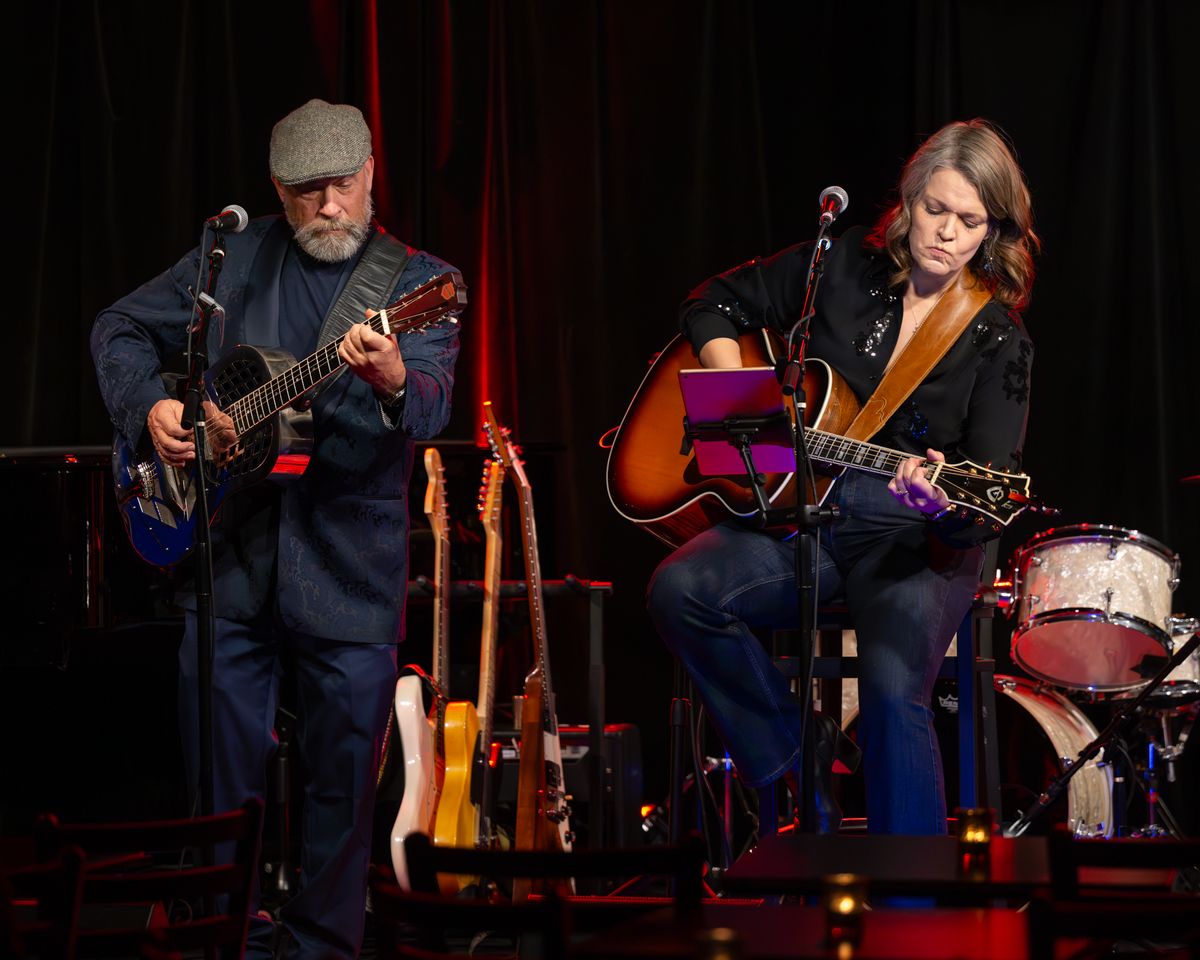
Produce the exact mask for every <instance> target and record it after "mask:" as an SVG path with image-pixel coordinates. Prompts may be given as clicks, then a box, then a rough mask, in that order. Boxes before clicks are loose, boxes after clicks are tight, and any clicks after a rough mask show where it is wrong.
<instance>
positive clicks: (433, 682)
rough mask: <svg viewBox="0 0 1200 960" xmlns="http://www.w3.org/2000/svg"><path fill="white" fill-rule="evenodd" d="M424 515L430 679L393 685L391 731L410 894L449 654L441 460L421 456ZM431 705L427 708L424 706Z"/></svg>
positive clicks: (428, 805) (396, 843)
mask: <svg viewBox="0 0 1200 960" xmlns="http://www.w3.org/2000/svg"><path fill="white" fill-rule="evenodd" d="M424 460H425V475H426V477H428V478H429V482H428V483H427V485H426V487H425V516H426V517H427V518H428V519H429V527H430V529H431V530H432V531H433V569H434V574H433V661H432V670H431V672H430V674H428V675H425V674H423V673H421V672H413V673H410V674H408V675H406V676H403V677H401V678H400V679H399V680H397V681H396V703H395V710H396V730H397V732H398V733H399V734H400V748H401V756H402V757H403V761H404V794H403V796H402V797H401V800H400V809H399V811H398V812H397V814H396V821H395V823H394V824H393V825H392V834H391V836H392V841H391V849H392V867H393V868H394V869H395V871H396V881H397V883H399V884H400V886H401V887H402V888H403V889H405V890H410V889H412V887H411V885H410V883H409V877H408V864H407V862H406V860H405V858H404V838H405V837H407V836H408V835H409V834H410V833H414V832H419V833H424V834H430V835H432V834H433V832H434V825H435V815H436V812H437V806H438V798H439V797H440V796H441V793H442V786H443V784H444V782H445V777H446V702H447V696H446V689H447V686H448V683H449V663H450V660H449V655H450V524H449V520H448V515H447V510H446V487H445V482H444V471H443V468H442V458H441V455H440V454H439V453H438V451H437V448H436V447H429V448H428V449H427V450H426V451H425V458H424ZM427 700H428V701H430V702H431V706H430V707H429V708H428V709H427V708H426V706H425V704H426V701H427Z"/></svg>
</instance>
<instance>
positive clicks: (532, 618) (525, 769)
mask: <svg viewBox="0 0 1200 960" xmlns="http://www.w3.org/2000/svg"><path fill="white" fill-rule="evenodd" d="M483 407H484V410H485V411H486V413H487V423H486V424H485V426H484V429H485V430H486V431H487V435H488V440H489V442H490V443H491V445H492V452H493V453H494V454H495V455H496V456H497V457H498V458H499V460H500V462H501V463H502V464H503V466H504V468H505V470H507V471H508V472H509V474H510V476H511V477H512V478H513V482H514V484H516V487H517V492H518V493H519V494H520V500H519V503H520V513H521V545H522V547H523V552H524V554H525V584H526V588H527V589H526V592H527V593H528V595H529V624H530V629H531V630H532V632H533V643H534V664H533V669H532V670H530V672H529V674H528V676H526V678H525V697H524V700H523V701H522V706H521V761H520V766H519V768H518V773H517V838H516V849H517V850H551V851H555V850H570V849H571V843H572V840H573V839H574V837H573V834H572V833H571V828H570V823H569V819H570V815H571V808H570V807H569V806H568V805H567V796H566V782H565V780H564V777H563V764H562V745H561V743H560V741H559V736H558V716H557V713H556V711H555V705H554V686H553V684H552V683H551V681H550V650H549V646H548V644H547V640H546V613H545V608H544V604H543V596H542V571H541V564H540V562H539V560H538V543H537V525H536V523H535V522H534V516H533V488H532V486H531V485H530V483H529V478H528V477H527V476H526V475H525V465H524V463H523V462H522V461H521V458H520V450H519V448H517V447H516V445H515V444H514V443H513V442H512V437H511V435H510V434H509V431H508V430H507V429H506V428H504V427H502V426H501V425H500V421H499V420H498V419H497V418H496V411H495V409H493V407H492V405H491V403H490V402H487V401H485V402H484V404H483ZM559 886H560V887H561V888H562V889H559V891H558V892H560V893H574V892H575V891H574V884H573V882H571V881H570V880H567V881H566V882H564V883H562V884H560V885H559ZM531 892H533V885H532V883H531V882H530V881H529V880H527V879H523V878H520V877H518V878H517V879H516V881H515V882H514V884H513V900H514V902H517V903H520V902H521V901H523V900H525V899H527V898H528V897H529V894H530V893H531Z"/></svg>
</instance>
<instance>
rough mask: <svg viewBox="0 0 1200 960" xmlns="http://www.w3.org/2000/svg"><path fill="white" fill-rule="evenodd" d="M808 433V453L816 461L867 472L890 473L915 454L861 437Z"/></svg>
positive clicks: (814, 431) (813, 431)
mask: <svg viewBox="0 0 1200 960" xmlns="http://www.w3.org/2000/svg"><path fill="white" fill-rule="evenodd" d="M805 436H806V437H807V438H808V455H809V456H810V457H812V458H813V459H814V460H820V461H822V462H824V463H830V464H836V465H838V466H846V467H854V468H855V469H857V470H864V471H866V472H867V473H878V474H884V475H888V476H890V475H891V474H893V473H895V472H896V468H897V467H899V466H900V464H901V463H902V462H904V461H905V460H907V459H908V458H909V457H911V456H912V454H911V453H902V452H901V451H899V450H891V449H889V448H887V447H880V446H877V445H876V444H874V443H866V442H864V441H862V440H851V439H849V438H848V437H839V436H838V435H837V434H836V433H825V432H824V431H823V430H808V431H806V432H805ZM926 465H928V464H926Z"/></svg>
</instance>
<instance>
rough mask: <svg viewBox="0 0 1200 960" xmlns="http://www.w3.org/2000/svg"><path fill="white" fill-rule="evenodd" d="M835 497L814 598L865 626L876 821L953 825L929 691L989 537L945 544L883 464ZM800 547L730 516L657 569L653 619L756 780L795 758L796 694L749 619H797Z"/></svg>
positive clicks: (868, 749) (919, 827)
mask: <svg viewBox="0 0 1200 960" xmlns="http://www.w3.org/2000/svg"><path fill="white" fill-rule="evenodd" d="M828 502H832V503H836V504H837V505H838V507H840V508H841V512H842V519H841V521H840V522H838V523H837V524H835V525H834V527H832V528H831V529H826V530H824V531H823V532H822V534H821V543H820V556H819V560H818V567H819V590H820V593H819V597H820V602H821V603H833V602H845V604H846V605H847V607H848V608H849V611H850V616H851V620H852V622H853V625H854V630H855V633H856V634H857V637H858V661H859V674H860V675H859V703H860V714H859V727H858V739H859V744H860V745H861V746H862V748H863V769H864V774H865V779H866V793H867V821H868V826H869V828H870V830H871V831H872V832H875V833H909V834H940V833H945V831H946V798H945V791H944V787H943V780H942V764H941V756H940V754H939V750H938V743H937V738H936V736H935V733H934V729H933V712H932V710H931V709H930V698H931V696H932V691H933V683H934V680H936V678H937V673H938V669H939V667H940V665H941V662H942V659H943V658H944V656H945V653H946V648H947V647H948V646H949V644H950V640H951V638H952V637H953V636H954V633H955V631H956V630H957V628H958V625H959V623H960V622H961V621H962V618H963V616H964V615H965V614H966V612H967V610H968V609H969V608H970V606H971V603H972V600H973V598H974V595H975V591H976V589H977V587H978V585H979V572H980V568H981V566H982V563H983V550H982V548H981V547H975V548H972V549H969V550H958V549H954V548H951V547H948V546H946V545H945V544H943V543H942V542H941V541H940V540H938V539H937V537H936V535H934V534H933V533H932V532H931V531H930V530H929V529H928V525H927V524H926V522H925V520H924V518H923V517H921V516H920V515H919V514H917V513H916V512H914V511H912V510H910V509H908V508H906V507H904V506H902V505H900V504H898V503H897V502H896V501H895V500H894V499H893V498H892V496H891V494H889V493H888V491H887V478H885V477H875V476H871V475H868V474H864V473H847V474H846V475H845V476H843V477H841V478H840V479H839V480H838V481H837V482H836V483H835V484H834V487H833V490H832V491H831V492H830V498H829V501H828ZM793 556H794V542H793V541H790V540H788V541H782V540H778V539H774V538H772V537H771V536H769V535H767V534H763V533H760V532H757V531H754V530H749V529H746V528H745V527H742V526H740V525H737V524H735V523H727V524H723V525H721V526H717V527H713V528H711V529H709V530H707V531H705V532H704V533H702V534H700V535H699V536H697V537H695V538H694V539H693V540H691V541H690V542H688V543H686V544H684V545H683V546H682V547H680V548H679V549H678V550H676V551H675V552H674V553H672V554H671V555H670V556H669V557H667V559H666V560H664V561H663V562H662V564H661V565H660V566H659V568H658V569H657V570H656V571H655V573H654V576H653V578H652V579H651V581H650V588H649V594H648V606H649V611H650V616H651V619H652V620H653V621H654V625H655V627H656V628H657V629H658V632H659V634H660V636H661V637H662V638H663V640H664V642H665V643H666V645H667V646H668V647H669V648H670V650H671V652H672V653H674V654H675V656H677V657H678V658H679V659H680V661H681V662H682V663H683V665H684V667H685V668H686V669H687V671H688V673H689V674H690V675H691V677H692V680H693V682H694V684H695V687H696V692H697V694H698V695H699V697H700V698H701V700H703V702H704V704H705V707H706V708H707V710H708V714H709V716H710V717H711V719H712V722H713V725H714V727H715V728H716V730H717V733H718V734H719V735H720V737H721V739H722V740H723V741H724V743H725V746H726V748H727V749H728V750H729V754H730V756H731V757H732V758H733V761H734V763H736V764H737V767H738V771H739V774H740V775H741V777H742V779H743V781H744V782H745V783H746V784H747V785H749V786H762V785H765V784H767V783H771V782H772V781H774V780H776V779H777V778H778V777H780V776H781V775H782V774H783V773H784V772H785V771H787V770H788V769H789V768H791V767H793V766H795V765H796V763H797V762H798V761H799V758H800V710H799V705H798V703H797V702H796V700H795V699H794V698H793V696H792V694H791V691H790V690H789V688H788V683H787V681H786V680H785V679H784V678H783V676H782V675H781V674H780V673H779V671H777V670H776V669H775V667H774V665H773V664H772V662H771V657H770V655H769V653H768V652H767V651H766V650H765V649H764V648H763V645H762V644H761V643H760V642H759V640H758V639H757V638H756V637H755V635H754V634H753V633H752V632H751V628H755V627H794V626H795V625H796V623H797V610H796V591H795V581H794V559H793Z"/></svg>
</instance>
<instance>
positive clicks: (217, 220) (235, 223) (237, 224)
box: [204, 188, 832, 233]
mask: <svg viewBox="0 0 1200 960" xmlns="http://www.w3.org/2000/svg"><path fill="white" fill-rule="evenodd" d="M831 189H832V188H831ZM249 222H250V215H249V214H248V213H246V209H245V208H244V207H239V206H238V205H237V204H236V203H231V204H230V205H229V206H227V207H226V208H225V209H224V210H222V211H221V212H220V213H218V214H217V215H216V216H215V217H209V218H208V219H207V220H205V221H204V225H205V226H206V227H208V228H209V229H210V230H224V231H225V232H226V233H241V232H242V231H243V230H245V229H246V224H248V223H249Z"/></svg>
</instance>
